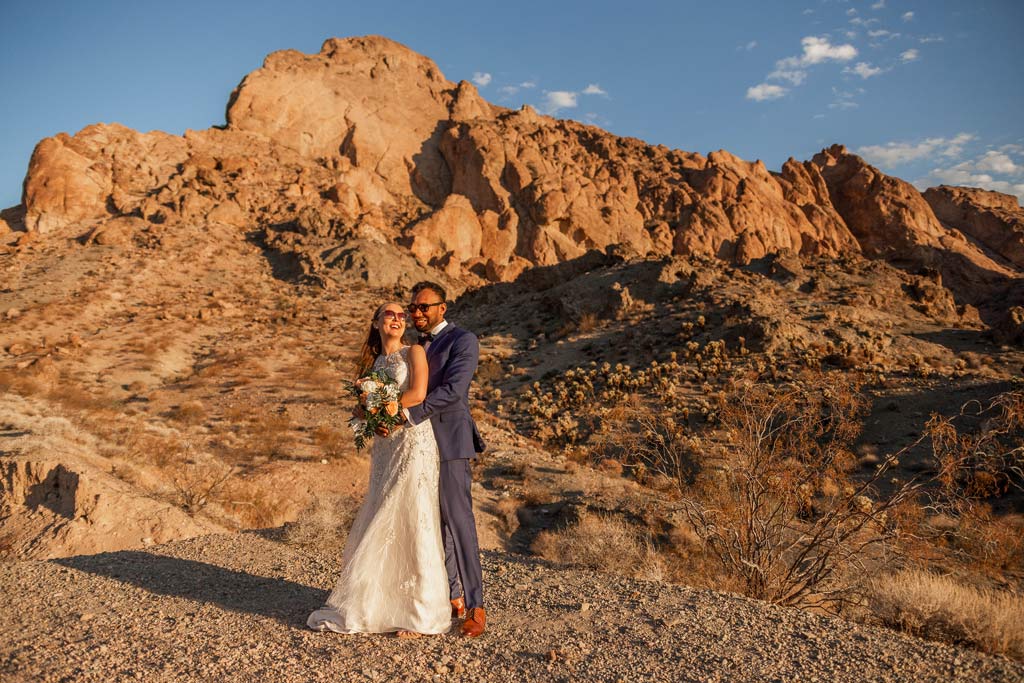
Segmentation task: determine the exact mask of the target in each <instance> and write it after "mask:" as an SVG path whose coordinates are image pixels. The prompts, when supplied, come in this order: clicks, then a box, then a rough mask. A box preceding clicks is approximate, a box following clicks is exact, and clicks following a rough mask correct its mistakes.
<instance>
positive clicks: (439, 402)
mask: <svg viewBox="0 0 1024 683" xmlns="http://www.w3.org/2000/svg"><path fill="white" fill-rule="evenodd" d="M479 359H480V343H479V342H478V341H477V339H476V336H475V335H474V334H472V333H466V334H463V335H460V336H459V338H458V339H456V340H455V341H453V342H452V349H451V352H450V353H449V354H448V363H447V364H445V368H444V375H443V377H442V378H441V383H440V384H438V385H437V386H436V387H434V388H433V389H432V390H430V391H429V392H427V397H426V398H424V399H423V402H422V403H420V404H419V405H415V406H412V407H411V408H409V415H408V418H409V422H411V423H412V424H414V425H416V424H419V423H421V422H423V421H424V420H427V419H430V416H431V415H434V414H436V413H443V412H444V411H445V409H447V408H450V407H451V406H453V405H455V404H456V403H458V402H459V401H460V400H462V398H463V397H464V396H466V395H467V394H468V393H469V385H470V383H471V382H472V381H473V375H474V373H476V366H477V363H478V361H479Z"/></svg>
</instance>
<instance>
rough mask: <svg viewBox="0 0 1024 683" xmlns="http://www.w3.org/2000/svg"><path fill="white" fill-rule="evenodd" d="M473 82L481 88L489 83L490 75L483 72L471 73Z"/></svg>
mask: <svg viewBox="0 0 1024 683" xmlns="http://www.w3.org/2000/svg"><path fill="white" fill-rule="evenodd" d="M473 82H474V83H476V84H477V85H478V86H480V87H481V88H482V87H484V86H485V85H487V84H489V83H490V82H491V74H489V73H487V72H484V71H476V72H474V73H473Z"/></svg>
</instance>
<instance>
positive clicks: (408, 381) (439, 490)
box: [307, 282, 486, 637]
mask: <svg viewBox="0 0 1024 683" xmlns="http://www.w3.org/2000/svg"><path fill="white" fill-rule="evenodd" d="M447 308H448V306H447V303H446V298H445V290H444V288H443V287H441V286H440V285H438V284H436V283H433V282H421V283H419V284H417V285H416V286H414V287H413V289H412V303H411V304H410V305H409V308H408V312H407V311H406V310H405V309H404V308H403V307H402V306H401V305H400V304H397V303H388V304H384V305H382V306H380V307H379V308H378V309H377V311H376V312H375V313H374V316H373V320H372V322H371V323H370V331H369V334H368V336H367V339H366V342H365V343H364V345H363V349H362V353H361V355H360V358H359V361H358V365H359V368H358V370H359V373H358V374H359V376H362V375H364V374H366V373H367V372H369V371H371V370H376V371H382V372H384V373H387V374H388V375H390V376H391V377H392V378H393V379H394V380H395V382H396V383H397V384H398V386H399V389H400V391H401V392H402V394H401V398H400V399H399V403H400V405H401V409H402V410H401V413H402V415H403V416H404V422H403V424H402V425H400V426H399V427H397V428H396V429H394V430H393V431H391V432H389V431H387V430H382V431H381V432H379V433H378V436H377V437H375V438H374V439H373V440H372V442H371V447H370V459H371V464H370V483H369V488H368V490H367V493H366V499H365V500H364V501H363V505H362V507H361V508H360V509H359V513H358V514H357V515H356V518H355V521H354V522H353V523H352V529H351V531H350V532H349V536H348V541H347V542H346V544H345V551H344V554H343V556H342V573H341V577H340V578H339V579H338V583H337V585H336V586H335V588H334V590H333V591H332V592H331V594H330V597H328V599H327V604H326V605H324V606H323V607H322V608H320V609H318V610H317V611H315V612H313V613H312V614H311V615H310V616H309V619H308V620H307V624H308V625H309V627H310V628H313V629H316V630H319V631H324V630H328V631H336V632H339V633H389V632H396V633H397V634H398V635H399V637H416V636H419V635H421V634H437V633H445V632H447V631H448V630H449V629H450V628H451V620H452V618H453V617H458V618H460V619H464V621H463V622H462V625H461V632H462V634H463V635H465V636H468V637H476V636H479V635H480V634H482V633H483V632H484V627H485V624H486V615H485V612H484V607H483V579H482V575H481V570H480V553H479V548H478V542H477V535H476V522H475V520H474V518H473V500H472V497H471V486H472V477H471V473H470V460H471V459H472V458H474V457H476V454H477V453H480V452H482V451H483V449H484V444H483V441H482V440H481V438H480V434H479V432H478V431H477V428H476V425H475V424H474V422H473V418H472V417H471V416H470V412H469V385H470V382H471V381H472V379H473V374H474V373H475V372H476V367H477V362H478V360H479V356H480V348H479V344H478V342H477V339H476V337H475V336H474V335H473V333H471V332H469V331H467V330H463V329H461V328H459V327H456V326H455V325H453V324H451V323H449V322H448V321H446V320H445V318H444V316H445V312H446V311H447ZM407 321H411V322H412V324H413V326H414V327H415V328H416V330H417V331H418V332H420V337H419V343H417V344H415V345H412V346H406V345H404V344H403V337H404V335H405V332H406V323H407Z"/></svg>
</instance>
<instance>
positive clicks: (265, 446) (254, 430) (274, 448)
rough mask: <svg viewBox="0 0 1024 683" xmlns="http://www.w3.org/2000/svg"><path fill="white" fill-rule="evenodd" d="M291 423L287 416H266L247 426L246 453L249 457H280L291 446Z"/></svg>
mask: <svg viewBox="0 0 1024 683" xmlns="http://www.w3.org/2000/svg"><path fill="white" fill-rule="evenodd" d="M291 429H292V422H291V420H290V419H289V418H288V416H287V415H284V414H280V415H266V416H263V417H262V418H260V419H257V420H255V421H254V422H253V423H251V424H250V425H249V426H248V437H249V438H248V439H247V440H246V451H247V453H248V454H249V456H250V457H252V456H265V457H268V458H274V457H281V456H284V455H287V454H288V450H289V449H290V448H291V446H292V444H293V438H292V433H291Z"/></svg>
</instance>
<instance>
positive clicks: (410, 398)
mask: <svg viewBox="0 0 1024 683" xmlns="http://www.w3.org/2000/svg"><path fill="white" fill-rule="evenodd" d="M426 395H427V352H426V351H424V350H423V347H422V346H420V345H419V344H414V345H413V346H410V347H409V388H408V389H406V390H405V391H404V392H402V396H401V397H400V398H399V403H401V404H402V407H403V408H411V407H412V406H415V405H419V404H420V403H422V402H423V399H424V398H425V397H426Z"/></svg>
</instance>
